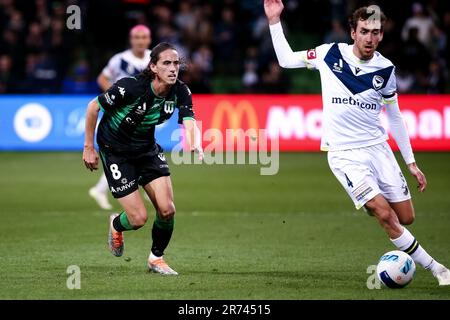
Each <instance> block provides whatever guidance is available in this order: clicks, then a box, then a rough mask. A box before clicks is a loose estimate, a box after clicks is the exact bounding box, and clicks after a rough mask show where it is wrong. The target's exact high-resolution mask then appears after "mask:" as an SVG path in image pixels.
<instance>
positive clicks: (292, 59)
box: [264, 0, 306, 68]
mask: <svg viewBox="0 0 450 320" xmlns="http://www.w3.org/2000/svg"><path fill="white" fill-rule="evenodd" d="M283 8H284V6H283V2H281V0H264V12H265V13H266V17H267V20H268V21H269V28H270V35H271V37H272V43H273V48H274V49H275V53H276V55H277V59H278V63H279V64H280V66H281V67H283V68H305V67H306V63H305V60H304V59H305V57H306V51H299V52H293V51H292V49H291V46H290V45H289V43H288V42H287V40H286V37H285V36H284V33H283V28H282V26H281V21H280V15H281V12H282V11H283Z"/></svg>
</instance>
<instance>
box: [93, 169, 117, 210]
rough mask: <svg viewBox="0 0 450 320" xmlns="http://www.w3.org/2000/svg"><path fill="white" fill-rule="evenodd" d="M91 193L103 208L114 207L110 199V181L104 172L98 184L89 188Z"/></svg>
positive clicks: (109, 208)
mask: <svg viewBox="0 0 450 320" xmlns="http://www.w3.org/2000/svg"><path fill="white" fill-rule="evenodd" d="M89 195H90V196H91V197H92V198H93V199H94V200H95V202H97V204H98V206H99V207H100V208H102V209H103V210H111V209H112V205H111V203H109V200H108V181H107V180H106V176H105V174H104V173H102V176H101V177H100V179H99V180H98V182H97V184H96V185H95V186H93V187H92V188H90V189H89Z"/></svg>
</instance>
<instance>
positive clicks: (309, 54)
mask: <svg viewBox="0 0 450 320" xmlns="http://www.w3.org/2000/svg"><path fill="white" fill-rule="evenodd" d="M306 58H308V60H312V59H316V58H317V53H316V49H309V50H308V51H306Z"/></svg>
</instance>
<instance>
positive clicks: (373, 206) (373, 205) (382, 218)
mask: <svg viewBox="0 0 450 320" xmlns="http://www.w3.org/2000/svg"><path fill="white" fill-rule="evenodd" d="M366 209H367V210H368V211H369V212H371V213H372V214H373V215H374V216H375V217H376V218H377V219H378V221H379V222H380V224H382V225H391V224H392V223H394V220H395V219H394V215H395V213H394V212H393V211H392V210H391V208H390V207H389V206H385V205H382V204H380V203H378V202H376V201H369V202H367V203H366Z"/></svg>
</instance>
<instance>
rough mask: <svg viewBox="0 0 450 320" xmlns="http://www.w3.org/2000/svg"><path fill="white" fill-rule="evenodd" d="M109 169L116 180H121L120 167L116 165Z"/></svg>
mask: <svg viewBox="0 0 450 320" xmlns="http://www.w3.org/2000/svg"><path fill="white" fill-rule="evenodd" d="M109 169H110V170H111V173H112V176H113V178H114V179H115V180H118V179H120V177H121V176H122V172H120V171H119V166H118V165H117V164H115V163H113V164H112V165H110V166H109Z"/></svg>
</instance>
